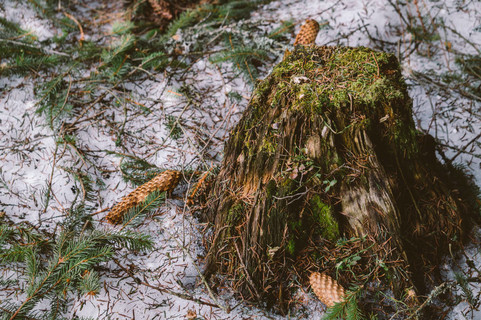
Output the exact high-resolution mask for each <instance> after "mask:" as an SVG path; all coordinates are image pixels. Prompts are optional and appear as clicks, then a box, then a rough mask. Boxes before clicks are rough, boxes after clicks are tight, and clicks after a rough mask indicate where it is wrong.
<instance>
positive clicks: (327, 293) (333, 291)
mask: <svg viewBox="0 0 481 320" xmlns="http://www.w3.org/2000/svg"><path fill="white" fill-rule="evenodd" d="M309 282H310V284H311V287H312V291H314V293H315V294H316V296H317V297H318V298H319V300H321V302H322V303H324V304H325V305H326V306H328V307H332V306H333V305H334V304H335V303H337V302H341V301H342V300H343V299H344V296H345V292H344V288H343V287H342V286H341V285H339V284H338V283H337V281H336V280H334V279H332V278H331V277H330V276H328V275H327V274H324V273H319V272H313V273H311V275H310V276H309Z"/></svg>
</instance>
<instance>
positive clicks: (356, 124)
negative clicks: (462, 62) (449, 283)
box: [203, 46, 476, 310]
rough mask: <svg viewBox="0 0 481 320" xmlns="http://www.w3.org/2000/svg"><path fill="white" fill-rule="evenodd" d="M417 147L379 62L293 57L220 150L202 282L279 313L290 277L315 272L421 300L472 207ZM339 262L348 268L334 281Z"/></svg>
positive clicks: (389, 73) (387, 61) (392, 72)
mask: <svg viewBox="0 0 481 320" xmlns="http://www.w3.org/2000/svg"><path fill="white" fill-rule="evenodd" d="M430 140H431V139H429V136H425V135H422V134H421V133H420V132H418V131H417V130H416V128H415V125H414V121H413V118H412V101H411V99H410V97H409V96H408V94H407V90H406V85H405V83H404V80H403V78H402V76H401V70H400V67H399V63H398V61H397V60H396V58H395V57H394V56H393V55H391V54H387V53H383V52H376V51H373V50H370V49H366V48H362V47H361V48H346V47H315V46H311V47H297V48H296V50H295V51H294V52H292V53H289V54H288V55H287V56H286V58H285V59H284V61H283V62H281V63H280V64H279V65H277V66H276V67H275V68H274V69H273V71H272V72H271V74H270V75H269V76H268V77H267V78H266V79H265V80H263V81H262V82H260V83H259V84H258V86H257V88H256V90H255V91H254V93H253V95H252V98H251V101H250V103H249V105H248V107H247V110H246V111H245V113H244V115H243V117H242V119H241V120H240V122H239V123H238V124H237V126H236V127H235V128H234V129H233V130H232V132H231V134H230V139H229V141H228V142H227V144H226V146H225V156H224V160H223V163H222V166H221V168H220V171H219V174H218V175H217V176H216V177H215V178H214V179H213V182H212V187H211V189H210V193H209V197H208V200H207V203H206V209H205V210H204V211H203V217H204V219H206V220H207V221H209V222H210V223H211V224H212V226H213V236H212V239H211V243H210V246H209V248H208V255H207V257H206V270H205V273H206V276H213V275H217V274H219V275H227V276H228V277H229V279H231V280H232V284H233V286H234V288H235V289H236V290H237V291H238V292H239V293H240V294H242V296H243V297H244V298H250V299H252V300H258V299H259V296H260V298H261V299H264V300H265V301H267V302H268V303H269V304H270V305H276V304H277V305H279V304H280V305H281V306H280V307H281V309H284V310H285V308H286V307H288V306H287V304H288V301H289V290H286V288H289V287H293V285H292V283H295V281H297V280H296V279H295V278H293V277H294V275H296V274H300V275H301V276H302V277H303V278H304V279H305V280H303V281H307V278H308V273H309V272H311V271H318V270H319V269H323V270H322V271H324V272H326V274H330V275H334V274H335V273H336V272H338V273H339V274H342V275H343V277H342V279H343V280H341V281H344V283H341V285H350V284H357V285H364V284H366V283H369V282H373V281H379V282H380V284H378V286H379V288H384V289H388V288H389V289H393V291H394V292H395V293H396V295H397V296H401V295H402V293H403V292H406V290H411V288H413V287H414V288H415V289H416V291H417V293H418V294H423V293H425V288H426V285H432V284H435V283H436V281H438V280H439V278H438V277H437V274H436V272H433V270H436V265H437V264H438V263H439V262H440V259H441V258H442V257H443V255H445V254H446V253H447V252H448V249H449V248H457V247H459V246H460V245H461V244H462V239H463V238H464V237H465V236H466V234H467V233H468V231H469V228H470V226H471V225H472V221H473V219H474V217H473V216H474V215H473V213H474V212H475V208H474V207H475V206H476V204H475V201H474V200H473V197H472V196H471V195H472V193H471V195H470V194H468V193H469V190H470V188H471V185H470V181H469V179H467V178H466V177H465V176H464V175H463V174H462V173H461V172H460V170H457V169H456V168H453V167H451V166H449V165H442V164H441V163H439V161H438V160H437V159H436V156H435V154H434V148H433V147H432V144H429V143H424V142H425V141H430ZM346 238H347V239H349V238H352V239H357V240H355V241H354V240H353V241H352V242H349V241H348V242H345V240H343V239H346ZM339 241H341V243H347V244H345V245H340V244H339V243H340V242H339ZM343 241H344V242H343ZM349 246H350V247H349ZM354 249H355V250H354ZM356 250H357V251H356ZM345 252H349V254H351V256H355V255H358V256H359V259H358V261H357V260H356V264H354V263H353V264H352V265H347V263H346V267H345V269H341V270H339V262H338V260H337V259H338V258H339V257H341V256H342V257H344V259H348V258H351V256H347V257H346V256H343V254H344V253H345ZM336 255H337V256H336ZM341 262H342V261H341ZM293 270H295V272H293ZM356 273H358V274H356ZM427 275H429V277H427V278H426V276H427ZM410 292H412V291H410ZM414 300H416V299H414ZM416 301H417V300H416Z"/></svg>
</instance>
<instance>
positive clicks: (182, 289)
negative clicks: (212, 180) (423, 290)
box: [0, 0, 481, 320]
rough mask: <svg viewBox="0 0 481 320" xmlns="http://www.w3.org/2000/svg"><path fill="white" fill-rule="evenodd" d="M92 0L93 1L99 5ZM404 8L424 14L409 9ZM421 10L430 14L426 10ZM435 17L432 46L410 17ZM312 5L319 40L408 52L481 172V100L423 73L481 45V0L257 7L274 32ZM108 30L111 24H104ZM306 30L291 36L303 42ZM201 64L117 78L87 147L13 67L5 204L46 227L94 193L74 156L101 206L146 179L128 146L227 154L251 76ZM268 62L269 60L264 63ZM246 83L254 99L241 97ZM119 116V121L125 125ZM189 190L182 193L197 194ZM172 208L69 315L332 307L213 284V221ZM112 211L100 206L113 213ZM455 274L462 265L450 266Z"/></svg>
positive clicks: (28, 20) (442, 133) (167, 155)
mask: <svg viewBox="0 0 481 320" xmlns="http://www.w3.org/2000/svg"><path fill="white" fill-rule="evenodd" d="M93 2H94V3H95V1H93ZM81 7H82V8H83V9H82V10H87V9H85V7H86V6H81ZM100 7H101V6H100ZM401 15H402V16H404V17H411V18H412V19H411V20H403V19H402V18H401V17H400V16H401ZM113 16H115V15H113ZM421 16H422V17H425V19H424V20H422V19H419V17H421ZM0 17H4V18H7V19H9V20H12V21H14V22H18V23H19V24H20V25H21V27H22V28H23V29H25V30H29V31H31V34H32V35H35V36H36V37H38V39H39V40H40V41H42V40H45V39H48V38H51V37H53V36H54V35H58V34H59V32H60V31H59V30H56V28H55V27H54V26H53V25H52V24H51V23H50V22H49V21H47V20H45V19H42V18H41V17H39V15H38V13H37V12H36V11H35V10H33V9H32V8H31V6H30V5H29V3H28V2H27V1H15V0H0ZM426 17H427V19H428V20H429V21H431V22H433V21H436V22H437V23H438V24H439V25H442V26H444V27H443V28H440V27H439V28H438V29H435V30H430V31H431V32H432V33H434V34H436V37H434V38H433V40H432V41H430V42H429V43H428V44H426V45H422V46H420V47H414V45H415V42H416V41H414V40H415V39H414V36H413V34H412V33H410V32H409V31H408V30H409V28H411V27H412V24H416V26H417V27H419V28H421V29H422V28H426V29H429V26H425V25H424V24H425V23H427V22H426V21H428V20H426ZM307 18H310V19H315V20H317V21H318V22H320V23H321V25H322V26H323V27H322V29H321V31H320V34H319V36H318V38H317V41H316V44H318V45H348V46H367V47H372V48H376V49H384V50H387V51H390V52H393V53H395V54H397V56H398V57H399V58H400V60H401V62H402V66H403V68H404V73H405V76H406V78H407V82H408V84H409V89H410V94H411V97H412V98H413V104H414V105H413V107H414V116H415V120H416V123H417V124H418V126H419V129H420V130H423V131H425V132H428V133H430V134H431V135H433V136H434V137H436V138H437V139H438V140H439V141H440V142H441V144H442V145H444V146H445V153H446V157H447V158H448V159H450V158H455V162H456V163H459V164H462V165H464V166H466V168H467V170H469V172H470V173H472V174H473V175H474V176H475V177H476V181H477V184H478V185H481V141H480V140H481V139H480V134H481V102H480V100H475V99H468V98H466V97H463V96H462V95H460V94H457V93H453V92H451V91H449V90H448V89H446V90H442V88H441V87H439V86H436V85H435V84H434V83H433V82H429V81H427V80H426V79H425V78H420V77H419V76H418V75H419V74H420V73H421V74H440V73H448V74H449V73H453V72H456V71H457V70H458V67H457V66H456V64H455V62H454V61H455V53H456V52H462V53H472V54H479V52H480V51H479V50H480V49H481V2H480V1H467V0H466V1H462V0H448V1H428V0H418V1H413V2H412V3H411V2H409V3H408V4H406V5H398V4H397V2H396V1H392V3H391V2H390V1H385V0H325V1H319V0H305V1H301V0H284V1H281V0H278V1H272V2H271V3H269V4H267V5H264V6H261V7H260V8H259V9H257V10H256V11H255V12H254V13H253V14H252V17H251V20H253V21H260V22H259V25H262V26H263V28H261V29H260V30H259V32H269V31H272V30H273V29H274V28H275V27H277V26H278V25H279V24H280V22H281V21H286V20H291V21H293V22H294V23H296V30H295V31H297V30H298V28H299V27H300V25H301V24H302V23H303V21H304V20H305V19H307ZM416 18H418V20H416ZM407 21H409V22H410V24H411V25H410V26H408V25H407ZM105 30H106V27H105V25H103V26H102V28H99V29H98V30H97V32H106V31H105ZM89 32H90V33H89ZM92 32H94V31H92V30H90V31H86V37H91V38H96V37H98V36H99V35H97V34H92ZM294 35H295V33H292V34H290V35H289V36H290V37H291V38H292V39H291V43H292V40H293V36H294ZM180 36H182V34H180ZM52 49H55V48H52ZM0 59H1V53H0ZM1 62H2V61H0V63H1ZM270 67H272V65H271V66H268V67H267V69H269V68H270ZM189 72H190V77H188V78H187V80H185V78H182V80H180V79H181V78H180V76H179V75H177V74H175V75H169V74H168V72H162V73H158V74H153V75H151V76H149V77H146V78H145V79H143V80H139V81H136V82H135V83H129V84H125V85H124V86H122V87H121V88H117V89H118V90H121V91H122V93H125V92H128V93H129V96H130V99H131V101H134V102H135V103H129V104H127V103H125V101H124V100H122V101H121V100H120V99H118V100H116V92H115V91H114V92H110V95H109V96H108V97H107V99H108V100H110V101H112V105H111V108H108V109H100V108H97V107H96V106H91V107H89V106H85V108H86V112H85V113H83V114H82V117H81V118H79V119H72V121H73V123H75V126H76V137H77V139H78V140H77V141H76V144H75V147H73V146H68V145H65V144H57V143H56V136H55V135H54V134H53V133H52V130H51V129H50V128H49V127H48V126H46V125H45V123H46V122H45V121H44V120H43V119H42V117H39V116H38V115H37V114H35V110H36V104H37V100H36V99H37V98H36V96H35V93H34V85H35V83H36V81H39V78H38V77H36V76H34V75H31V76H27V77H25V78H24V77H18V76H9V77H3V78H0V161H1V167H0V211H4V212H5V213H6V214H7V216H9V217H11V219H13V220H15V221H25V220H27V221H30V222H31V223H33V224H37V225H41V226H43V227H48V226H49V225H50V224H54V223H55V222H56V221H59V220H61V219H62V217H63V215H64V213H65V210H66V209H68V208H69V207H70V205H71V203H72V201H74V199H75V198H76V197H78V196H85V195H82V190H81V188H80V186H79V185H78V182H76V181H75V180H74V179H73V178H72V175H71V174H70V173H69V171H68V170H66V169H65V168H70V169H78V170H82V171H83V172H87V173H88V174H89V175H90V176H91V177H93V178H94V180H95V182H96V189H95V192H96V196H95V199H93V200H90V202H89V204H90V205H92V206H93V207H95V210H98V211H102V210H103V209H106V208H109V207H111V206H112V205H113V204H114V203H116V202H117V201H118V200H119V199H120V198H121V197H122V196H124V195H126V194H127V193H128V192H129V191H131V190H132V188H133V187H132V186H131V185H128V184H126V183H125V182H124V181H123V180H122V177H121V173H120V171H119V164H120V160H121V157H120V156H119V154H124V155H125V154H127V155H130V156H135V157H138V158H141V159H145V160H147V161H149V162H150V163H152V164H154V165H156V166H158V167H160V168H167V169H196V168H197V167H198V166H199V165H204V167H209V166H211V165H212V164H214V165H215V164H218V163H219V160H220V159H221V157H222V146H223V143H224V141H225V139H226V138H227V136H228V132H229V129H230V128H232V126H233V125H234V124H235V123H236V121H237V120H238V119H239V117H240V114H241V112H242V111H243V110H244V108H245V107H246V105H247V102H248V98H249V96H250V91H251V88H250V86H249V85H247V84H246V83H245V82H244V81H243V80H242V79H241V78H240V77H235V73H234V72H233V71H232V70H231V69H230V68H229V67H227V66H226V67H220V68H219V67H218V66H216V65H213V64H212V63H211V62H209V60H208V57H207V56H206V57H204V58H203V59H200V60H198V61H197V62H195V63H194V64H193V66H192V67H191V69H190V71H189ZM267 73H268V70H266V71H265V72H264V74H263V76H265V75H266V74H267ZM185 87H188V88H190V89H189V90H190V93H186V92H185V90H184V88H185ZM232 92H236V93H237V94H239V96H240V97H242V98H241V99H240V100H233V99H231V98H230V97H231V95H230V94H231V93H232ZM197 97H201V98H199V99H197ZM116 101H118V103H116ZM139 106H144V107H146V108H149V109H150V112H149V113H146V112H143V109H142V108H140V107H139ZM168 116H173V117H174V119H176V122H177V124H178V126H179V127H180V128H181V130H182V134H181V135H180V137H179V138H178V139H173V138H172V137H169V132H170V129H169V127H168V126H167V124H168V119H169V117H168ZM170 119H172V118H170ZM75 120H77V121H75ZM112 123H114V124H117V125H118V127H111V124H112ZM120 127H121V128H122V132H124V133H125V135H124V138H123V139H124V140H123V143H122V146H118V145H117V144H116V141H117V138H118V136H117V134H118V129H119V128H120ZM206 142H207V143H206ZM112 152H115V153H116V154H112ZM189 178H190V177H186V179H187V180H188V179H189ZM48 189H51V193H52V199H51V200H50V202H49V203H48V204H45V203H43V202H42V199H43V198H44V193H45V192H46V190H48ZM180 189H181V188H179V190H177V191H176V193H174V198H175V196H176V197H177V198H182V197H183V196H184V195H183V192H182V190H180ZM184 189H185V184H184ZM160 212H161V213H162V214H161V215H160V214H159V216H157V217H156V218H155V219H152V220H151V221H148V222H147V223H145V224H144V226H143V227H142V228H143V230H142V231H143V232H147V233H149V234H151V235H153V236H154V239H155V248H154V250H153V251H152V252H150V253H148V254H145V255H132V254H128V253H125V256H124V257H118V261H117V262H112V263H111V265H109V267H111V268H112V269H113V270H117V273H116V274H115V275H111V274H105V275H103V278H102V281H103V283H104V285H103V288H102V290H101V291H100V294H99V295H97V296H95V297H81V298H78V299H76V302H75V304H74V306H73V307H72V309H71V312H70V314H69V315H68V316H70V317H74V316H92V317H94V318H99V319H107V318H108V317H110V318H115V319H184V318H188V317H189V316H191V318H192V319H193V318H194V315H197V317H198V318H201V319H264V318H267V319H269V318H272V319H290V318H306V319H315V318H320V317H321V316H322V313H323V310H324V306H323V305H322V304H321V303H320V302H318V301H317V300H316V299H315V297H314V296H313V295H312V294H310V293H309V290H308V288H305V291H304V292H300V293H299V296H298V297H296V298H297V299H298V301H299V311H298V312H297V313H296V314H295V315H288V316H285V317H282V316H280V315H273V314H270V313H268V312H266V311H264V310H262V309H261V308H256V307H253V306H248V305H246V304H245V303H242V302H241V301H238V300H236V299H235V298H234V297H233V295H232V293H230V292H229V291H228V290H227V289H226V290H225V292H223V293H221V294H220V295H219V296H216V297H213V296H210V295H209V293H208V290H207V288H206V287H205V286H204V285H203V284H202V282H201V279H200V277H199V272H198V267H199V265H200V263H201V262H200V260H199V259H198V256H197V255H201V254H202V249H201V243H202V237H201V234H202V233H201V231H200V230H201V229H202V225H199V223H198V222H197V221H196V219H194V218H193V217H192V216H191V214H190V212H188V211H186V210H185V209H184V207H183V201H181V200H178V199H177V200H169V201H167V203H166V204H165V206H164V207H163V208H161V209H160ZM104 214H105V212H101V213H100V214H98V215H97V216H96V217H98V218H99V219H100V218H101V217H102V216H103V215H104ZM467 254H468V255H472V256H474V257H475V258H473V260H475V261H477V262H478V264H477V265H478V266H479V265H480V264H481V262H480V261H481V259H480V258H479V249H478V248H476V247H475V246H473V247H470V248H469V250H468V251H467ZM460 263H462V262H460ZM446 273H447V274H448V276H449V273H450V271H447V272H446ZM134 278H137V279H140V280H141V281H135V279H134ZM139 282H140V283H139ZM173 292H174V293H173ZM175 293H178V295H175ZM182 294H184V296H182ZM187 296H188V297H193V298H195V299H198V301H197V302H196V301H191V300H189V299H190V298H188V297H187ZM0 297H1V296H0ZM0 299H1V298H0ZM199 301H201V302H199ZM468 309H470V307H469V305H468V304H466V303H464V304H460V305H459V306H458V307H456V308H455V309H454V311H453V312H452V313H451V314H450V316H449V319H452V320H454V319H478V318H481V313H476V312H474V313H467V316H466V317H464V316H463V315H462V314H463V311H466V310H468Z"/></svg>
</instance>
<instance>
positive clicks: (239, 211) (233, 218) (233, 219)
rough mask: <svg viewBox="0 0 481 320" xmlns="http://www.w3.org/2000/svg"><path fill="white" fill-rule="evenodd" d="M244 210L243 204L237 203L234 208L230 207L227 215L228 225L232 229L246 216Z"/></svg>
mask: <svg viewBox="0 0 481 320" xmlns="http://www.w3.org/2000/svg"><path fill="white" fill-rule="evenodd" d="M244 210H245V208H244V203H243V202H237V203H235V204H234V205H233V206H232V207H230V209H229V211H228V213H227V220H226V222H227V225H229V226H230V227H234V226H235V225H236V224H237V222H238V221H239V220H240V219H241V218H242V216H243V215H244Z"/></svg>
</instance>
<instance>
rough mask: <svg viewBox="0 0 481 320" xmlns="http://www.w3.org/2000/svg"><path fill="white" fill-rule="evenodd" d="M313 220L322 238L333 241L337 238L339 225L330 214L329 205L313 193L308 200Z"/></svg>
mask: <svg viewBox="0 0 481 320" xmlns="http://www.w3.org/2000/svg"><path fill="white" fill-rule="evenodd" d="M309 204H310V207H311V210H312V215H313V218H314V221H315V222H316V223H317V224H318V225H319V233H320V234H321V236H322V237H323V238H324V239H328V240H330V241H335V240H337V239H338V238H339V225H338V223H337V221H336V219H334V217H333V215H332V210H331V207H330V206H329V205H327V204H325V203H324V202H322V201H321V197H319V195H317V194H316V195H314V196H313V197H312V198H311V200H310V201H309Z"/></svg>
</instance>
